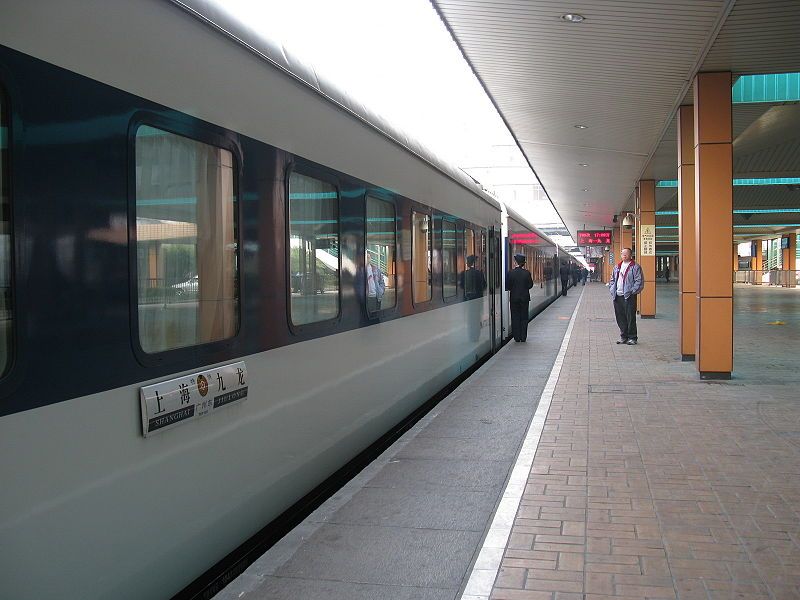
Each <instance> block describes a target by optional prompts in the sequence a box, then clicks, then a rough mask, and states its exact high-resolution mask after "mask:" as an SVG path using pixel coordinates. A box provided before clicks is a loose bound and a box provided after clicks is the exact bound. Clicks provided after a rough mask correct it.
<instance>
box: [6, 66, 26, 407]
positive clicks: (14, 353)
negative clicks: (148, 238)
mask: <svg viewBox="0 0 800 600" xmlns="http://www.w3.org/2000/svg"><path fill="white" fill-rule="evenodd" d="M4 81H8V77H7V73H6V72H5V71H4V70H3V69H2V68H0V126H2V124H3V123H2V116H5V126H6V153H5V154H6V155H5V159H3V158H0V160H2V161H3V164H2V171H0V172H2V173H4V174H5V187H6V191H7V192H8V231H9V235H10V237H11V239H10V240H9V247H8V250H9V252H8V261H9V264H8V278H9V285H10V287H11V291H10V293H9V299H10V302H11V326H10V327H9V329H8V331H9V334H10V337H11V339H10V341H9V345H8V353H9V356H8V362H7V364H6V365H5V368H4V369H3V370H2V371H0V382H2V383H3V388H4V392H6V391H7V392H12V391H13V390H14V389H16V387H17V386H19V385H20V384H21V383H22V373H21V370H20V369H19V368H18V364H19V356H20V354H21V352H22V351H23V346H24V344H25V341H24V339H22V338H21V337H20V336H19V321H20V318H21V315H20V313H19V311H18V310H17V308H18V307H19V306H23V304H22V303H21V302H20V298H21V297H22V298H23V299H24V291H23V290H20V289H19V286H18V285H17V283H16V282H17V240H18V239H19V236H18V235H17V231H16V219H15V218H14V212H15V211H14V178H13V177H12V174H11V169H12V165H13V164H14V146H15V144H14V134H15V128H14V112H13V111H12V110H11V105H12V103H13V102H14V99H13V98H12V97H11V92H12V90H11V89H9V87H7V86H6V85H5V84H4ZM2 183H3V182H0V185H2ZM3 395H5V393H4V394H3Z"/></svg>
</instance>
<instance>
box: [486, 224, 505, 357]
mask: <svg viewBox="0 0 800 600" xmlns="http://www.w3.org/2000/svg"><path fill="white" fill-rule="evenodd" d="M500 243H501V234H500V229H499V228H498V227H490V228H489V244H488V245H489V248H488V250H489V320H490V321H491V327H492V332H491V334H492V352H496V351H497V350H499V349H500V346H501V345H502V343H503V310H502V306H503V300H502V295H503V287H502V280H503V277H502V271H501V270H502V268H503V262H502V252H501V248H500Z"/></svg>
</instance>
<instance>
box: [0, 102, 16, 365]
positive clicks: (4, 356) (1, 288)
mask: <svg viewBox="0 0 800 600" xmlns="http://www.w3.org/2000/svg"><path fill="white" fill-rule="evenodd" d="M0 207H2V213H0V373H5V372H6V370H7V369H8V367H9V366H10V365H11V352H12V336H13V331H14V330H13V328H12V325H13V313H12V306H11V198H9V195H8V105H7V103H6V102H5V98H4V97H3V94H2V90H0Z"/></svg>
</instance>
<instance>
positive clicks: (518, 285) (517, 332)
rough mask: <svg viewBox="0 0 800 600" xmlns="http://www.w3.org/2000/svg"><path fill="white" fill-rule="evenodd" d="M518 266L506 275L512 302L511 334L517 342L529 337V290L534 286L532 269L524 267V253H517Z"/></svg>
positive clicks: (515, 260) (515, 258)
mask: <svg viewBox="0 0 800 600" xmlns="http://www.w3.org/2000/svg"><path fill="white" fill-rule="evenodd" d="M514 262H516V263H517V266H516V268H514V269H512V270H511V271H509V272H508V275H507V276H506V291H508V292H510V294H509V301H510V303H511V334H512V335H513V336H514V341H515V342H524V341H525V340H526V339H527V338H528V304H529V303H530V301H531V294H530V292H529V291H528V290H530V289H531V288H532V287H533V278H532V277H531V274H530V271H527V270H526V269H523V268H522V265H524V264H525V256H524V255H523V254H515V255H514Z"/></svg>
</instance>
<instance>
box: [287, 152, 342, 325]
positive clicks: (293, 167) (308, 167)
mask: <svg viewBox="0 0 800 600" xmlns="http://www.w3.org/2000/svg"><path fill="white" fill-rule="evenodd" d="M293 173H297V174H298V175H303V176H305V177H311V178H313V179H316V180H318V181H321V182H323V183H327V184H330V185H332V186H333V187H334V189H335V190H336V235H337V236H338V240H339V256H338V257H337V259H338V263H337V275H338V279H339V286H338V289H337V305H338V310H337V312H336V316H334V317H331V318H330V319H325V320H322V321H311V322H310V323H301V324H295V323H294V322H293V321H292V279H291V278H292V259H291V247H292V246H291V238H292V231H291V224H290V222H289V219H290V215H289V213H290V208H291V207H290V205H291V201H290V200H289V182H290V180H291V178H292V174H293ZM283 194H284V196H283V197H284V198H285V204H284V211H283V212H284V215H283V223H284V239H283V243H284V253H283V260H284V276H285V286H284V293H285V298H286V324H287V326H288V328H289V332H290V333H291V334H292V335H295V336H305V335H312V336H314V335H324V334H325V333H328V332H330V330H331V329H335V328H336V327H337V326H338V325H339V323H340V322H341V320H342V315H343V313H344V307H343V306H342V185H341V181H340V180H339V177H337V176H336V175H335V174H334V173H332V172H331V171H328V170H327V169H325V168H323V167H320V166H318V165H315V164H312V163H310V162H307V161H304V160H302V159H300V158H297V157H295V158H294V160H292V161H291V162H289V164H287V165H286V170H285V173H284V178H283Z"/></svg>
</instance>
